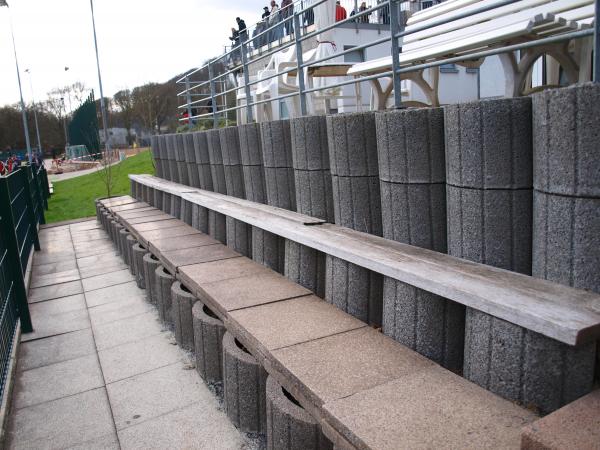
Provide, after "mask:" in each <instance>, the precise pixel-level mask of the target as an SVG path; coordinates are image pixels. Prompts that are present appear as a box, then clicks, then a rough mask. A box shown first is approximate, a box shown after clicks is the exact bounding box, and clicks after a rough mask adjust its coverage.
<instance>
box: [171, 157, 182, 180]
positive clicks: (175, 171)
mask: <svg viewBox="0 0 600 450" xmlns="http://www.w3.org/2000/svg"><path fill="white" fill-rule="evenodd" d="M169 172H170V174H171V175H170V177H169V181H173V182H175V183H180V178H179V166H178V165H177V161H173V160H169Z"/></svg>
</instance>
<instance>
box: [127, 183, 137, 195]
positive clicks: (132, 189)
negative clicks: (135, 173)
mask: <svg viewBox="0 0 600 450" xmlns="http://www.w3.org/2000/svg"><path fill="white" fill-rule="evenodd" d="M129 192H130V194H131V196H132V197H133V198H137V183H136V182H135V181H134V180H129Z"/></svg>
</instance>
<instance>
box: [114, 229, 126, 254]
mask: <svg viewBox="0 0 600 450" xmlns="http://www.w3.org/2000/svg"><path fill="white" fill-rule="evenodd" d="M124 228H125V227H123V225H121V224H120V223H118V222H117V223H116V224H115V231H114V242H115V245H116V246H117V250H118V251H119V254H120V255H123V252H124V250H126V249H124V248H123V246H122V245H121V239H120V238H121V230H123V229H124ZM111 237H112V236H111Z"/></svg>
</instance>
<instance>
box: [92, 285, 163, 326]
mask: <svg viewBox="0 0 600 450" xmlns="http://www.w3.org/2000/svg"><path fill="white" fill-rule="evenodd" d="M118 286H121V285H118ZM136 287H137V286H136ZM94 292H95V291H94ZM151 311H154V309H153V306H152V305H151V304H149V303H148V302H147V301H146V298H145V297H143V296H141V295H138V293H136V295H135V297H131V298H128V297H125V298H121V299H120V300H119V301H115V302H110V303H105V304H103V305H98V306H95V307H93V308H91V307H90V309H89V313H90V321H91V322H92V326H93V327H97V326H99V325H102V324H105V323H110V322H115V321H118V320H123V319H127V318H128V317H133V316H137V315H139V314H145V313H148V312H151Z"/></svg>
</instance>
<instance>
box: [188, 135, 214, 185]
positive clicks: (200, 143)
mask: <svg viewBox="0 0 600 450" xmlns="http://www.w3.org/2000/svg"><path fill="white" fill-rule="evenodd" d="M192 139H193V141H194V161H195V162H196V168H197V171H198V182H199V183H198V184H199V186H198V187H199V188H200V189H205V190H207V191H212V190H213V181H212V173H211V167H210V156H209V151H208V138H207V133H206V132H204V131H199V132H196V133H192Z"/></svg>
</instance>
